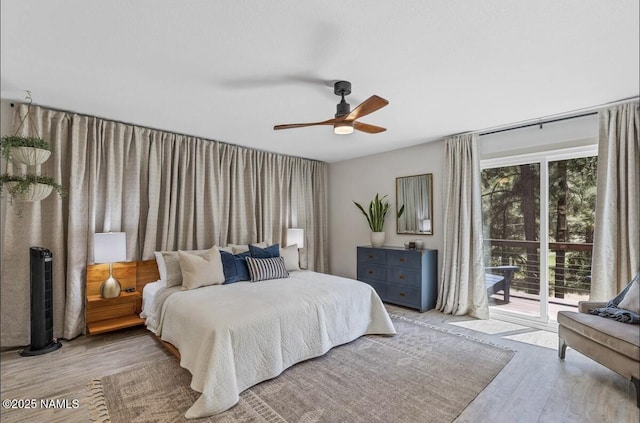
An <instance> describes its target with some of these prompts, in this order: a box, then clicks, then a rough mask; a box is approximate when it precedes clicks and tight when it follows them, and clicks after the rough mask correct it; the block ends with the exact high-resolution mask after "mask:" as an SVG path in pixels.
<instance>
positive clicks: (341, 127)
mask: <svg viewBox="0 0 640 423" xmlns="http://www.w3.org/2000/svg"><path fill="white" fill-rule="evenodd" d="M333 133H334V134H336V135H348V134H352V133H353V123H347V122H343V123H337V124H335V125H333Z"/></svg>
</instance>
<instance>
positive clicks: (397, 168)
mask: <svg viewBox="0 0 640 423" xmlns="http://www.w3.org/2000/svg"><path fill="white" fill-rule="evenodd" d="M372 142H375V140H373V139H372ZM443 154H444V141H437V142H433V143H428V144H422V145H419V146H415V147H409V148H403V149H401V150H395V151H391V152H387V153H381V154H375V155H372V156H367V157H361V158H358V159H353V160H345V161H342V162H337V163H331V164H330V165H329V245H330V248H329V251H330V253H329V263H330V273H332V274H334V275H340V276H346V277H350V278H355V277H356V247H357V246H358V245H369V244H370V239H369V234H370V229H369V226H368V225H367V222H366V220H365V217H364V216H363V215H362V213H360V211H359V210H358V209H357V208H356V206H355V205H354V204H353V202H352V201H354V200H355V201H357V202H359V203H360V204H362V205H363V206H365V204H366V205H368V204H369V202H370V201H371V200H372V199H373V197H374V196H375V195H376V193H380V194H381V195H384V194H387V195H389V197H388V199H389V201H390V203H391V208H390V209H389V213H388V214H387V219H386V221H385V226H384V230H385V233H386V242H385V244H387V245H394V246H402V245H403V244H404V242H405V241H410V240H414V239H422V240H424V242H425V248H431V249H437V250H442V243H443V239H444V238H443V234H442V200H441V196H442V193H441V191H442V159H443ZM422 173H432V174H433V214H434V216H433V233H434V234H433V235H398V234H396V222H395V210H396V204H395V197H396V178H397V177H399V176H410V175H417V174H422ZM365 207H366V206H365ZM440 253H441V251H439V255H438V261H439V262H440V260H441V257H440V256H441V254H440ZM439 267H440V266H439Z"/></svg>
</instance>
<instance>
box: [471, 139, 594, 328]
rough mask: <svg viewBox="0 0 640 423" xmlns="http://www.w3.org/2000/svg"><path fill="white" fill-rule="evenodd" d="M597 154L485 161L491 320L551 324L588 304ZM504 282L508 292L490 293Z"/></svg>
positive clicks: (580, 152) (586, 152)
mask: <svg viewBox="0 0 640 423" xmlns="http://www.w3.org/2000/svg"><path fill="white" fill-rule="evenodd" d="M595 153H596V152H595V151H594V149H593V148H591V147H589V148H581V149H573V150H565V151H563V152H554V153H547V154H534V155H523V156H518V157H509V158H501V159H493V160H486V161H483V162H482V167H483V170H482V199H483V211H482V213H483V226H484V238H485V267H486V272H487V274H488V275H489V276H487V279H486V280H487V288H488V294H489V295H490V296H489V305H490V306H491V311H492V314H494V315H497V316H499V315H500V314H506V315H509V314H511V315H514V316H518V317H519V318H522V319H528V320H537V321H540V322H542V323H547V322H548V321H549V320H550V319H551V320H555V319H556V315H557V312H558V311H559V310H563V309H575V308H576V307H577V304H578V301H580V300H583V299H588V295H589V288H590V282H591V281H590V274H591V247H592V241H593V222H594V210H595V189H596V188H595V187H596V185H595V177H596V160H597V158H596V157H595ZM509 269H513V271H514V273H512V274H511V270H509ZM505 277H506V278H507V279H508V280H507V281H506V282H507V285H508V286H507V288H508V292H506V293H505V290H504V289H503V285H496V286H495V287H494V289H491V284H492V282H499V281H500V280H501V278H502V279H504V278H505Z"/></svg>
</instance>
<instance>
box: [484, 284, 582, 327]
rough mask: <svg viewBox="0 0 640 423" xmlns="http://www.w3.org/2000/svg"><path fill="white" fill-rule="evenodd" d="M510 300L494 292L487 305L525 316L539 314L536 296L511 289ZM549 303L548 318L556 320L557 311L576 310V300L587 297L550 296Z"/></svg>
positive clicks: (538, 303) (538, 302)
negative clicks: (506, 300) (565, 297)
mask: <svg viewBox="0 0 640 423" xmlns="http://www.w3.org/2000/svg"><path fill="white" fill-rule="evenodd" d="M510 300H511V301H510V302H509V303H505V302H504V296H503V295H502V292H500V293H498V294H494V295H492V296H490V297H489V306H490V307H494V308H495V309H498V310H504V311H512V312H516V313H521V314H525V315H527V316H539V315H540V301H539V299H538V298H537V296H533V295H530V294H526V293H524V292H519V291H513V290H512V291H511V295H510ZM550 300H551V302H550V303H549V318H550V319H552V320H557V315H558V312H559V311H562V310H571V311H578V301H586V300H588V298H587V297H586V296H585V297H583V298H581V297H572V298H567V299H557V298H550Z"/></svg>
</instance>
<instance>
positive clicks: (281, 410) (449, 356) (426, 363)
mask: <svg viewBox="0 0 640 423" xmlns="http://www.w3.org/2000/svg"><path fill="white" fill-rule="evenodd" d="M392 320H393V324H394V325H395V327H396V330H397V332H398V334H397V335H396V336H392V337H386V336H373V335H371V336H363V337H361V338H359V339H357V340H355V341H353V342H351V343H349V344H346V345H342V346H339V347H336V348H334V349H332V350H331V351H329V352H328V353H327V354H325V355H324V356H322V357H318V358H315V359H311V360H308V361H305V362H302V363H299V364H297V365H295V366H293V367H291V368H289V369H288V370H286V371H285V372H283V373H282V374H281V375H280V376H278V377H276V378H274V379H271V380H269V381H266V382H263V383H260V384H258V385H256V386H254V387H252V388H250V389H248V390H246V391H244V392H243V393H242V394H241V395H240V402H239V403H238V404H236V405H235V406H234V407H232V408H231V409H229V410H227V411H225V412H224V413H221V414H218V415H216V416H212V417H208V418H204V419H197V420H187V419H185V418H184V413H185V412H186V411H187V409H188V408H189V407H190V406H191V405H192V404H193V403H194V402H195V401H196V399H197V398H198V397H199V396H200V394H199V393H197V392H195V391H193V390H191V388H190V387H189V383H190V381H191V375H190V373H189V372H188V371H187V370H184V369H182V368H180V366H179V365H178V362H177V361H176V360H175V359H173V358H170V359H164V360H163V361H160V362H158V363H152V364H147V365H145V366H142V367H140V368H138V369H136V370H133V371H129V372H123V373H118V374H115V375H111V376H106V377H103V378H102V379H100V380H93V381H91V382H90V383H89V398H90V411H91V414H92V416H93V418H94V421H101V422H112V423H120V422H126V423H131V422H140V423H142V422H145V423H148V422H182V421H184V422H187V421H189V422H216V423H232V422H243V423H245V422H256V423H257V422H269V423H275V422H304V423H314V422H450V421H453V420H454V419H455V418H456V417H457V416H458V415H459V414H460V413H461V412H462V411H463V410H464V409H465V408H466V406H467V405H468V404H469V403H470V402H471V401H473V399H474V398H475V397H476V396H477V395H478V394H479V393H480V392H481V391H482V390H483V389H484V388H485V387H486V386H487V385H488V384H489V383H490V382H491V381H492V380H493V378H494V377H495V376H496V375H497V374H498V373H499V372H500V371H501V370H502V369H503V368H504V366H505V365H506V364H507V363H508V362H509V360H511V358H512V357H513V355H514V352H513V351H512V350H510V349H507V348H504V347H501V346H498V345H494V344H491V343H488V342H486V341H481V340H478V339H475V338H472V337H469V336H466V335H461V334H456V333H453V332H450V331H448V330H445V329H442V328H439V327H436V326H432V325H429V324H427V323H424V322H421V321H417V320H412V319H409V318H406V317H402V316H395V315H392Z"/></svg>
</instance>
